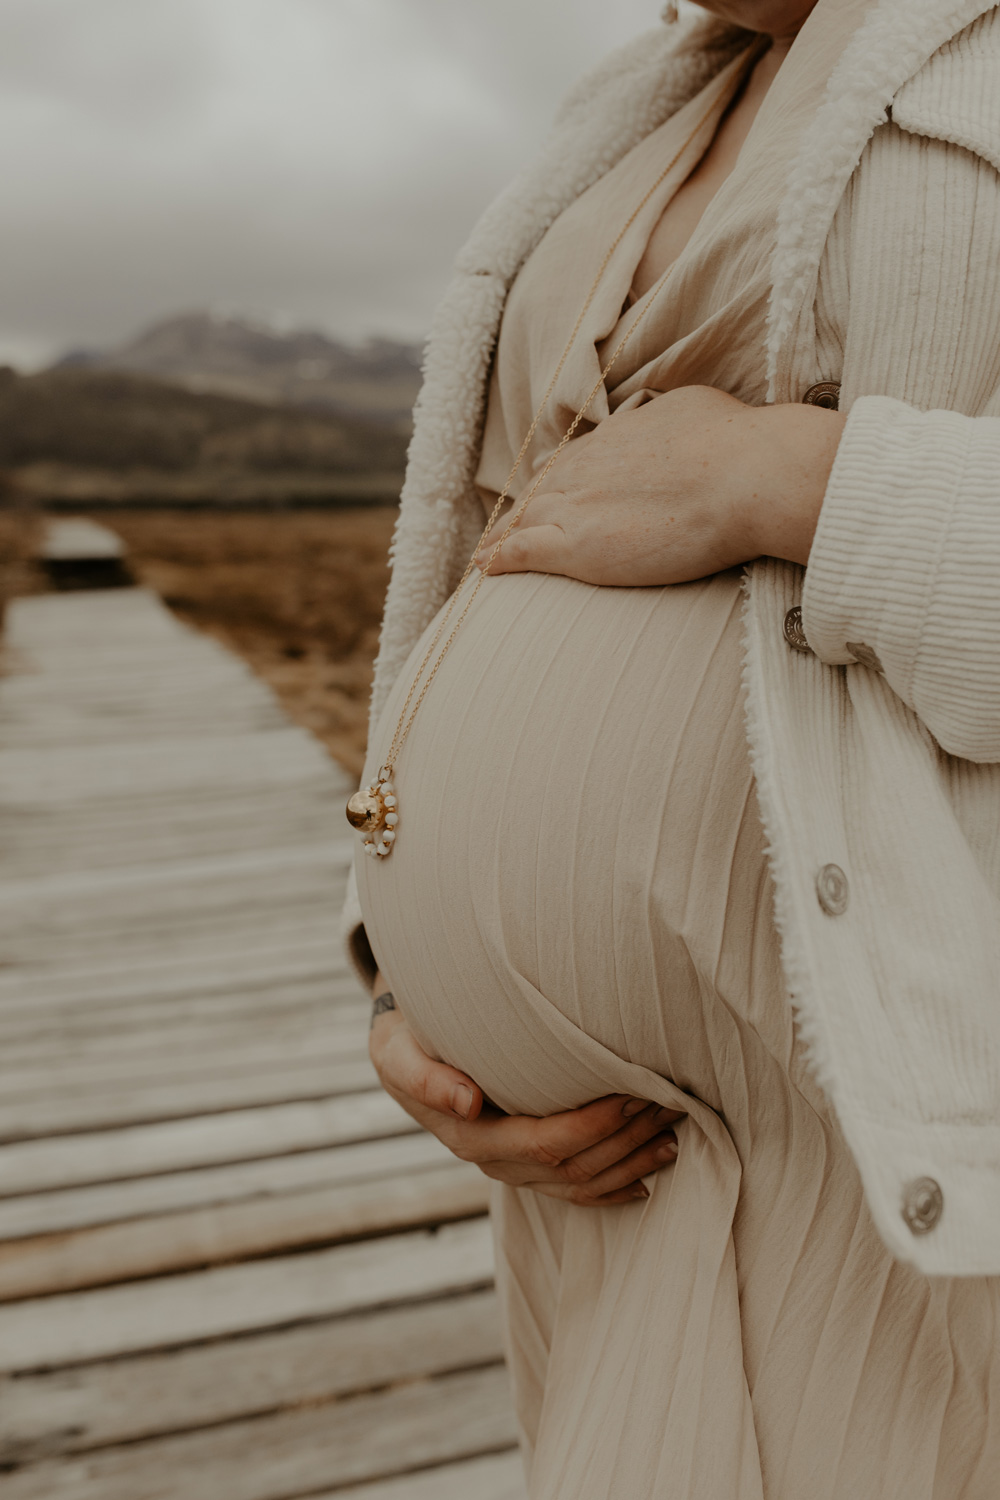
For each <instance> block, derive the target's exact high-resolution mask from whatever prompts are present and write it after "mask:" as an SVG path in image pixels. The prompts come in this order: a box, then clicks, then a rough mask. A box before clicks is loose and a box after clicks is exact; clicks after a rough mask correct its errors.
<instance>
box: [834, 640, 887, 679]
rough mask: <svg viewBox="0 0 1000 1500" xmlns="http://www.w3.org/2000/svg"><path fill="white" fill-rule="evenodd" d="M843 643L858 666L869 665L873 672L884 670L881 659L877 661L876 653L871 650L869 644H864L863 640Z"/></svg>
mask: <svg viewBox="0 0 1000 1500" xmlns="http://www.w3.org/2000/svg"><path fill="white" fill-rule="evenodd" d="M844 645H845V646H846V647H847V649H848V651H849V652H850V653H851V655H852V656H853V657H854V660H855V661H856V662H857V663H858V665H859V666H862V667H870V668H871V670H872V671H873V672H884V671H885V668H884V667H883V665H882V663H881V661H879V658H878V653H877V652H876V651H873V650H872V648H871V647H870V646H866V645H865V643H864V641H845V642H844Z"/></svg>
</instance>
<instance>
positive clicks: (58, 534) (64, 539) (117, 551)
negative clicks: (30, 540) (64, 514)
mask: <svg viewBox="0 0 1000 1500" xmlns="http://www.w3.org/2000/svg"><path fill="white" fill-rule="evenodd" d="M39 555H40V556H41V557H43V558H45V559H46V560H47V561H51V560H53V559H56V560H58V561H62V560H64V559H67V558H72V559H76V558H92V557H102V558H103V557H110V558H119V557H123V556H124V555H125V543H124V542H123V541H122V539H121V537H120V536H119V535H118V533H117V532H115V531H109V530H108V528H107V527H106V526H99V525H98V524H97V522H96V521H88V520H84V519H83V518H82V517H76V516H74V517H73V518H72V519H71V520H66V521H49V523H48V524H47V526H46V527H45V531H44V533H43V535H42V546H41V552H40V554H39Z"/></svg>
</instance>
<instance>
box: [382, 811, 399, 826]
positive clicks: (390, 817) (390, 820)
mask: <svg viewBox="0 0 1000 1500" xmlns="http://www.w3.org/2000/svg"><path fill="white" fill-rule="evenodd" d="M385 821H386V823H387V824H388V826H389V827H390V828H395V826H396V824H397V823H398V822H399V814H398V813H386V815H385Z"/></svg>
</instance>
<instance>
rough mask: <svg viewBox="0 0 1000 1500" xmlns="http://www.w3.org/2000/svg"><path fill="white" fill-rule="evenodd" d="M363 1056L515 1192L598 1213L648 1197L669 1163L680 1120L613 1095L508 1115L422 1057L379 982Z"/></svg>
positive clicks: (393, 1090) (446, 1140) (449, 1141)
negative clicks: (654, 1177) (649, 1185)
mask: <svg viewBox="0 0 1000 1500" xmlns="http://www.w3.org/2000/svg"><path fill="white" fill-rule="evenodd" d="M373 998H374V1006H373V1011H372V1029H371V1039H370V1044H369V1050H370V1052H371V1058H372V1062H373V1063H374V1064H375V1071H376V1072H377V1073H378V1076H379V1078H380V1080H381V1082H382V1086H383V1088H384V1089H385V1090H386V1092H387V1093H388V1094H390V1095H391V1096H392V1098H393V1099H395V1100H396V1102H397V1103H398V1104H401V1105H402V1106H403V1108H404V1109H405V1110H406V1112H407V1114H409V1115H412V1116H413V1118H414V1119H415V1120H416V1121H417V1123H418V1124H419V1125H422V1126H423V1127H424V1129H425V1130H429V1131H430V1132H431V1133H432V1135H436V1136H437V1138H438V1140H439V1141H441V1142H442V1143H443V1144H444V1145H445V1146H447V1147H448V1149H449V1151H451V1152H453V1153H454V1155H455V1156H458V1157H460V1158H461V1159H462V1161H468V1162H474V1163H475V1165H476V1166H477V1167H479V1169H480V1170H481V1171H482V1172H485V1174H486V1176H487V1177H493V1178H495V1179H496V1180H497V1181H499V1182H506V1183H509V1184H510V1185H511V1186H512V1187H529V1188H533V1189H535V1191H536V1192H539V1193H546V1194H548V1196H549V1197H552V1198H563V1199H565V1200H566V1201H568V1202H570V1203H579V1204H584V1205H588V1206H592V1207H604V1206H606V1205H608V1204H612V1203H628V1202H630V1201H632V1200H633V1199H635V1198H645V1197H647V1196H648V1193H647V1190H646V1188H645V1186H644V1185H643V1183H642V1181H641V1179H642V1178H643V1177H647V1176H648V1175H649V1174H650V1173H651V1172H656V1171H658V1170H659V1169H660V1167H663V1166H666V1165H668V1164H669V1163H671V1162H672V1161H673V1160H674V1159H675V1158H676V1155H677V1141H676V1138H675V1136H674V1133H673V1130H672V1129H671V1126H672V1125H673V1123H674V1122H675V1121H677V1120H679V1119H682V1118H683V1116H682V1115H681V1114H679V1113H678V1112H677V1111H676V1110H671V1109H664V1108H661V1107H659V1106H658V1105H655V1104H650V1103H648V1102H647V1101H645V1100H642V1099H630V1098H628V1097H627V1096H623V1095H621V1094H613V1095H611V1096H609V1097H608V1098H605V1099H597V1100H595V1101H594V1103H593V1104H587V1105H585V1106H584V1107H583V1108H582V1109H573V1110H568V1111H566V1112H565V1113H564V1114H558V1115H548V1116H547V1117H546V1118H544V1119H535V1118H534V1117H533V1116H530V1115H505V1114H501V1112H500V1111H499V1110H495V1109H493V1108H491V1107H490V1106H489V1105H487V1104H486V1103H485V1101H484V1099H483V1094H482V1090H481V1089H480V1088H479V1087H478V1085H477V1084H475V1083H473V1081H472V1079H471V1078H468V1077H467V1076H466V1075H465V1074H464V1073H460V1072H459V1071H458V1069H457V1068H450V1067H448V1065H447V1064H446V1063H441V1062H435V1061H434V1059H433V1058H430V1057H428V1056H427V1053H426V1052H424V1051H423V1049H422V1048H421V1047H420V1045H419V1043H418V1042H417V1040H416V1038H415V1037H414V1035H413V1033H412V1032H411V1030H410V1028H409V1027H408V1026H407V1024H406V1022H405V1020H404V1019H403V1017H402V1015H401V1014H400V1012H399V1011H398V1010H397V1009H396V1008H395V1001H394V1000H393V999H392V996H391V993H390V992H389V987H388V985H387V984H386V983H385V981H384V979H383V978H382V976H381V975H378V976H377V978H376V982H375V987H374V990H373Z"/></svg>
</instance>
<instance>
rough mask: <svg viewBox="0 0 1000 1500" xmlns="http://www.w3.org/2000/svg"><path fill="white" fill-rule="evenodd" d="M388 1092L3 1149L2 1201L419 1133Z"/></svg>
mask: <svg viewBox="0 0 1000 1500" xmlns="http://www.w3.org/2000/svg"><path fill="white" fill-rule="evenodd" d="M416 1129H417V1126H416V1125H415V1123H414V1122H413V1121H412V1120H411V1119H410V1117H409V1115H407V1114H405V1113H404V1111H403V1110H402V1109H400V1107H399V1105H398V1104H396V1103H395V1101H394V1100H392V1099H390V1098H389V1096H388V1094H384V1093H382V1091H381V1090H380V1089H373V1090H371V1091H369V1092H365V1093H351V1094H343V1095H341V1096H340V1097H339V1098H336V1099H311V1100H307V1101H305V1102H303V1103H300V1104H274V1105H269V1106H267V1107H265V1108H263V1109H242V1110H232V1111H229V1112H228V1113H225V1114H214V1115H195V1116H193V1117H191V1118H188V1119H183V1120H169V1121H166V1122H165V1123H163V1124H159V1125H134V1126H130V1127H126V1128H125V1129H119V1130H100V1131H96V1132H94V1133H93V1134H80V1135H67V1136H49V1137H46V1138H45V1139H42V1140H35V1141H24V1142H19V1143H18V1144H16V1145H9V1146H2V1147H0V1195H7V1196H12V1195H14V1194H18V1193H30V1192H44V1191H46V1190H52V1189H57V1188H72V1187H76V1186H79V1185H81V1184H84V1183H102V1182H113V1181H115V1180H116V1179H120V1178H142V1177H150V1176H153V1175H154V1174H161V1173H174V1172H183V1171H185V1170H190V1169H193V1168H197V1167H207V1166H214V1165H216V1164H218V1163H222V1162H241V1161H247V1160H252V1159H254V1158H259V1157H267V1156H271V1155H274V1156H278V1155H281V1154H282V1153H293V1152H299V1151H311V1150H315V1149H317V1148H321V1147H324V1146H337V1145H346V1144H349V1143H351V1142H354V1141H365V1140H372V1139H376V1138H378V1137H382V1136H396V1135H401V1134H403V1133H406V1132H409V1131H415V1130H416Z"/></svg>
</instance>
